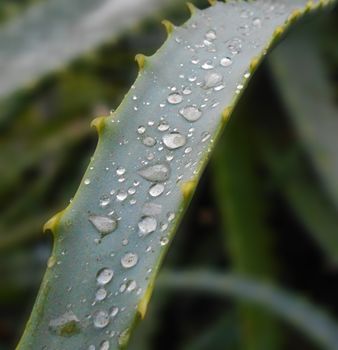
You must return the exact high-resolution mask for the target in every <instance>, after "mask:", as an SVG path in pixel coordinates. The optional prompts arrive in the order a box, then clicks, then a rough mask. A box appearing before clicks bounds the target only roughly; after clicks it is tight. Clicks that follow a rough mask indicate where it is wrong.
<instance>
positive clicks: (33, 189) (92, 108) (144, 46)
mask: <svg viewBox="0 0 338 350" xmlns="http://www.w3.org/2000/svg"><path fill="white" fill-rule="evenodd" d="M38 1H43V0H35V1H34V0H16V1H13V0H2V1H1V3H0V21H1V22H2V23H6V22H7V21H11V20H12V19H13V18H14V17H15V16H20V13H22V11H25V9H26V8H27V7H28V6H31V5H32V3H34V2H38ZM195 3H198V5H199V6H200V7H205V6H207V4H206V2H204V1H199V2H195ZM158 18H169V19H170V20H172V21H173V22H174V23H175V24H180V23H182V22H183V21H184V20H185V19H187V18H188V11H187V10H186V9H185V6H184V4H183V3H178V4H175V6H174V5H173V6H171V7H169V9H167V10H166V11H164V13H161V14H157V17H156V16H154V18H150V19H147V20H145V21H143V22H142V24H141V25H139V26H138V27H137V29H134V30H130V31H128V32H125V33H124V34H123V35H122V36H121V38H120V39H119V40H117V41H114V43H110V42H108V43H105V44H104V45H101V46H100V47H99V48H95V50H93V51H91V52H89V53H88V54H86V55H84V56H82V57H81V58H79V59H76V60H75V61H73V62H72V63H71V64H70V65H67V66H66V67H64V68H63V69H62V70H59V71H58V72H55V73H53V74H49V75H48V76H47V77H45V78H44V79H43V80H42V81H40V82H39V83H37V84H35V85H34V86H32V87H30V88H24V89H22V90H19V91H17V92H15V93H14V94H12V95H11V96H9V97H6V98H4V99H2V100H1V101H0V174H1V177H0V197H1V202H0V350H7V349H13V348H14V346H15V344H16V342H17V340H18V338H19V337H20V335H21V333H22V330H23V327H24V324H25V322H26V320H27V317H28V315H29V313H30V310H31V307H32V304H33V302H34V299H35V296H36V293H37V291H38V288H39V284H40V281H41V278H42V276H43V272H44V269H45V266H46V261H47V259H48V256H49V253H50V250H51V245H52V241H51V237H49V236H48V235H46V236H45V235H42V232H41V231H42V230H41V228H42V225H43V223H44V222H45V221H46V220H47V219H48V218H49V217H50V216H51V215H52V214H53V213H55V212H57V211H58V210H60V209H62V208H64V207H65V206H66V204H67V202H68V201H69V200H70V199H71V197H72V195H73V194H74V193H75V190H76V188H77V185H78V184H79V182H80V179H81V176H82V174H83V172H84V170H85V168H86V166H87V164H88V162H89V158H90V156H91V154H92V153H93V150H94V148H95V144H96V140H97V137H96V134H95V132H94V131H92V130H91V129H90V126H89V125H90V122H91V120H92V119H93V118H94V117H96V116H100V115H107V114H109V113H110V110H112V109H115V108H116V107H117V106H118V105H119V103H120V101H121V100H122V98H123V96H124V94H125V93H126V92H127V91H128V88H129V87H130V85H131V84H132V82H133V80H134V79H135V77H136V74H137V67H136V64H135V63H134V56H135V54H137V53H139V52H142V53H144V54H152V53H153V52H154V51H155V50H156V49H157V48H158V47H159V46H160V45H161V43H162V42H163V41H164V39H165V37H166V35H165V31H164V29H163V28H162V26H161V25H160V24H159V23H160V21H159V20H158ZM337 24H338V11H337V9H335V10H334V11H333V12H331V13H329V14H325V15H321V16H320V17H319V18H318V19H316V20H311V21H307V22H306V23H303V24H302V25H301V26H299V28H297V30H295V31H294V34H292V35H291V36H292V38H291V39H290V40H287V41H285V43H282V45H281V46H280V47H278V48H277V49H276V50H275V52H274V53H273V55H271V57H269V59H267V60H266V61H265V62H264V64H263V66H262V67H261V68H260V69H259V71H258V73H257V76H256V77H255V79H253V81H252V82H251V83H250V86H249V89H248V91H247V92H246V94H245V96H244V97H243V101H242V102H241V103H240V107H238V108H237V109H236V111H235V115H234V118H233V119H232V120H231V122H230V125H229V126H228V128H227V129H226V131H225V134H224V137H223V139H222V142H221V143H220V144H219V146H218V147H217V150H216V152H215V155H214V157H213V159H212V162H211V164H210V165H209V167H208V169H207V171H206V172H205V174H204V177H203V179H202V182H201V184H200V186H199V189H198V192H197V194H196V196H195V197H194V199H193V203H192V205H191V206H190V209H189V211H188V213H187V215H186V217H185V220H184V222H183V224H182V225H181V227H180V229H179V232H178V233H177V236H176V238H175V241H174V244H173V246H172V248H171V250H170V253H169V256H168V257H167V258H166V261H165V268H167V269H169V268H175V269H177V270H180V269H185V268H204V269H218V270H224V271H234V272H237V273H239V274H241V275H243V276H248V277H251V278H254V279H257V280H259V281H262V280H263V281H270V282H271V283H275V284H277V285H280V286H283V288H284V289H290V290H292V291H295V292H297V293H298V294H300V295H303V296H304V298H308V299H309V300H311V301H312V302H314V303H316V304H319V305H321V306H322V308H324V309H326V310H328V312H329V313H330V314H331V315H333V316H336V318H338V297H337V296H338V269H337V267H338V266H337V263H338V215H337V202H338V198H337V196H336V194H335V191H334V190H332V188H334V187H336V188H337V189H338V178H337V177H335V176H334V174H335V172H334V170H335V169H334V166H335V165H337V166H338V128H335V127H336V126H337V123H338V40H337V38H338V25H337ZM0 30H1V28H0ZM0 50H1V48H0ZM302 70H303V71H302ZM292 71H296V72H298V73H299V76H298V77H297V78H299V80H297V79H296V77H295V76H294V75H293V74H291V73H290V72H292ZM305 77H306V79H305ZM277 78H278V79H277ZM295 80H297V81H295ZM277 81H278V83H277ZM321 95H324V96H321ZM293 98H296V100H297V103H298V104H297V103H295V102H294V101H293ZM311 101H315V104H316V106H318V110H316V111H315V110H310V111H309V110H308V106H309V105H311ZM328 105H329V106H330V108H328V107H327V106H328ZM311 112H313V113H314V116H313V118H314V119H311V118H312V117H311V115H310V114H311ZM325 116H327V119H325V118H326V117H325ZM326 122H327V123H328V125H326V126H325V123H326ZM312 127H313V128H314V129H315V131H318V130H321V132H315V131H314V130H312V129H311V128H312ZM327 127H328V128H329V129H330V130H331V131H332V135H328V131H327ZM335 135H336V138H334V136H335ZM330 137H331V139H330ZM328 142H331V143H330V147H331V148H330V150H332V152H328V153H326V151H325V145H326V144H327V143H328ZM319 146H321V147H322V148H321V149H319V150H318V152H319V156H318V154H317V153H316V151H317V149H318V148H319ZM314 150H315V151H314ZM335 150H336V153H335ZM318 159H319V160H318ZM326 167H328V168H329V170H328V171H327V170H326ZM332 168H333V169H332ZM330 169H331V170H332V171H331V170H330ZM330 171H331V172H330ZM335 181H336V182H335ZM131 348H132V349H134V350H143V349H144V350H146V349H148V350H151V349H154V350H155V349H184V350H207V349H212V350H221V349H231V350H232V349H234V350H235V349H236V350H237V349H238V350H240V349H243V350H270V349H271V350H274V349H276V350H277V349H289V350H293V349H297V350H301V349H302V350H303V349H304V350H311V349H316V346H315V345H313V344H311V343H310V341H309V340H308V339H307V337H305V336H304V335H302V334H300V333H299V332H297V331H296V330H295V329H294V328H292V327H291V326H290V325H288V324H286V323H284V322H282V321H281V320H279V319H277V318H276V317H275V316H273V315H271V314H270V313H269V312H268V311H267V310H264V309H263V308H259V307H256V306H252V305H250V304H248V303H244V302H240V303H239V302H237V301H236V300H235V299H228V298H227V299H224V298H217V297H213V296H211V295H209V294H207V293H195V292H192V291H187V292H179V293H178V292H173V291H170V290H168V291H166V290H161V291H158V292H155V295H154V298H153V300H152V303H151V306H150V312H149V315H148V316H147V319H146V321H145V322H144V323H143V324H142V325H141V327H140V329H139V331H138V332H137V334H136V335H135V337H134V339H133V343H132V345H131Z"/></svg>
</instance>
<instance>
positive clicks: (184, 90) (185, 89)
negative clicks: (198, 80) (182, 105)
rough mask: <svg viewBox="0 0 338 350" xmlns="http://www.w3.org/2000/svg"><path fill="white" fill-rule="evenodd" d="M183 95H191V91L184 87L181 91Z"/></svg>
mask: <svg viewBox="0 0 338 350" xmlns="http://www.w3.org/2000/svg"><path fill="white" fill-rule="evenodd" d="M182 92H183V94H184V95H190V94H191V93H192V91H191V89H190V88H189V87H187V86H186V87H184V88H183V90H182Z"/></svg>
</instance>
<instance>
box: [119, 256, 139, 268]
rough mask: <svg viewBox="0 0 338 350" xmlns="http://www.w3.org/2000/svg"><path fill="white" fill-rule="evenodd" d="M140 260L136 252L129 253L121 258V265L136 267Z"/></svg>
mask: <svg viewBox="0 0 338 350" xmlns="http://www.w3.org/2000/svg"><path fill="white" fill-rule="evenodd" d="M137 262H138V256H137V254H134V253H127V254H125V255H124V256H123V257H122V258H121V265H122V266H123V267H124V268H125V269H130V268H131V267H134V266H135V265H136V264H137Z"/></svg>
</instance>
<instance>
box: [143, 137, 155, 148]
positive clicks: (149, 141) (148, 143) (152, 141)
mask: <svg viewBox="0 0 338 350" xmlns="http://www.w3.org/2000/svg"><path fill="white" fill-rule="evenodd" d="M142 143H143V144H144V145H145V146H147V147H153V146H155V145H156V140H155V139H154V138H153V137H151V136H146V137H145V138H144V139H143V140H142Z"/></svg>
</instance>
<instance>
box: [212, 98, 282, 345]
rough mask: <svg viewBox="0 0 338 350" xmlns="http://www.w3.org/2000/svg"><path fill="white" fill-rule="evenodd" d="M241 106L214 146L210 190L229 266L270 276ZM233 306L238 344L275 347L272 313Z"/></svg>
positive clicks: (262, 206) (252, 152) (262, 210)
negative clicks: (212, 188) (218, 213)
mask: <svg viewBox="0 0 338 350" xmlns="http://www.w3.org/2000/svg"><path fill="white" fill-rule="evenodd" d="M243 105H244V108H242V106H243ZM246 109H247V106H246V103H245V101H243V102H242V105H240V106H239V108H238V109H236V115H235V116H234V118H233V119H232V120H231V122H230V123H229V125H228V128H227V130H226V132H225V135H223V137H222V139H221V140H220V143H219V145H218V147H217V148H216V150H215V157H214V162H213V170H214V179H215V186H216V191H215V192H216V196H217V201H218V203H219V208H220V211H221V215H222V218H223V219H224V220H223V226H224V238H225V241H226V245H227V251H228V253H229V256H230V260H231V266H232V269H233V270H234V271H235V272H237V273H239V274H241V275H243V276H248V277H252V278H260V279H262V278H263V279H269V280H273V279H275V275H276V271H277V269H276V266H275V265H276V264H275V258H274V257H273V248H274V247H273V241H272V239H271V237H272V236H273V235H272V232H271V228H269V227H268V225H267V221H268V220H267V215H268V214H267V208H266V203H265V201H264V200H265V198H264V193H263V190H262V189H263V188H264V186H263V183H262V182H261V181H260V178H259V176H258V169H257V147H256V149H255V144H254V140H253V137H252V136H253V135H252V134H251V130H250V127H248V124H249V123H248V120H247V119H245V118H243V117H244V116H248V115H250V114H247V113H246ZM243 218H245V220H243ZM238 306H239V313H240V318H241V328H242V337H241V343H242V347H243V349H257V350H258V349H260V350H262V349H270V350H272V349H278V348H280V346H281V334H280V333H281V329H280V327H279V325H278V323H277V321H276V319H275V317H274V315H271V314H270V313H269V312H267V311H266V310H262V309H261V308H257V307H256V306H253V305H248V304H242V303H240V304H239V305H238Z"/></svg>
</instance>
